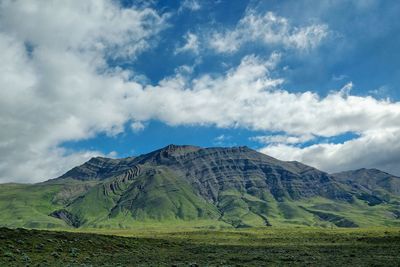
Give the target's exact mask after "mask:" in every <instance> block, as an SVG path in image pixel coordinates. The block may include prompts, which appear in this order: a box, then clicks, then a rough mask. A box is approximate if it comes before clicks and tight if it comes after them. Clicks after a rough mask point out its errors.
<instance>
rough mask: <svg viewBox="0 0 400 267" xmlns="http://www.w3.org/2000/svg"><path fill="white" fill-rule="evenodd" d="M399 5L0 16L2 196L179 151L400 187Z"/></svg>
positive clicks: (35, 9) (106, 8)
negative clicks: (93, 166) (110, 161)
mask: <svg viewBox="0 0 400 267" xmlns="http://www.w3.org/2000/svg"><path fill="white" fill-rule="evenodd" d="M399 15H400V2H399V1H396V0H387V1H379V0H354V1H351V0H335V1H332V0H321V1H313V0H312V1H311V0H286V1H284V0H269V1H252V0H250V1H230V0H229V1H228V0H213V1H211V0H210V1H207V0H203V1H200V0H182V1H156V0H154V1H144V0H143V1H140V0H136V1H135V0H132V1H130V0H121V1H118V0H87V1H81V0H71V1H49V2H47V1H46V2H45V1H39V0H38V1H34V0H32V1H22V0H15V1H11V0H2V1H0V183H4V182H22V183H33V182H40V181H44V180H47V179H50V178H54V177H57V176H59V175H61V174H62V173H64V172H66V171H67V170H69V169H70V168H72V167H74V166H76V165H79V164H82V163H83V162H85V161H87V160H89V159H90V158H91V157H94V156H106V157H113V158H120V157H127V156H134V155H139V154H143V153H147V152H150V151H152V150H155V149H158V148H161V147H163V146H166V145H168V144H190V145H198V146H202V147H213V146H248V147H250V148H253V149H256V150H258V151H260V152H262V153H265V154H268V155H270V156H273V157H276V158H278V159H281V160H297V161H300V162H303V163H305V164H309V165H311V166H314V167H317V168H319V169H321V170H323V171H326V172H330V173H332V172H338V171H344V170H350V169H358V168H363V167H365V168H378V169H381V170H384V171H387V172H390V173H392V174H395V175H400V164H399V163H400V90H399V88H398V85H399V84H400V53H399V51H398V50H399V47H400V34H399V33H400V20H399V19H398V17H399Z"/></svg>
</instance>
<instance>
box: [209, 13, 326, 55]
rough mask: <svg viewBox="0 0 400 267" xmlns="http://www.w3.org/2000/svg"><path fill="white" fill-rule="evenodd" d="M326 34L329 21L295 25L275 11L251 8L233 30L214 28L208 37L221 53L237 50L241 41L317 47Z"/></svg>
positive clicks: (305, 49)
mask: <svg viewBox="0 0 400 267" xmlns="http://www.w3.org/2000/svg"><path fill="white" fill-rule="evenodd" d="M327 35H328V26H327V25H326V24H312V25H309V26H304V27H295V26H292V25H291V24H290V23H289V21H288V20H287V19H286V18H283V17H279V16H277V15H275V14H274V13H273V12H266V13H265V14H258V13H257V12H256V11H255V10H248V11H247V12H246V14H245V16H244V17H243V18H242V19H241V20H240V21H239V22H238V24H237V25H236V27H235V28H234V29H233V30H226V31H222V32H214V33H213V34H212V36H211V37H210V40H209V41H210V46H211V47H212V48H213V49H215V50H216V51H218V52H222V53H233V52H236V51H237V50H238V49H239V48H240V47H241V46H242V45H244V44H246V43H249V42H255V41H258V42H260V43H262V44H265V45H275V46H276V45H282V46H284V47H287V48H293V49H298V50H300V51H308V50H311V49H313V48H315V47H317V46H318V45H319V44H320V43H321V41H322V40H323V39H324V38H325V37H327Z"/></svg>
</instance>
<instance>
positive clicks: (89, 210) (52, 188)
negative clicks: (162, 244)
mask: <svg viewBox="0 0 400 267" xmlns="http://www.w3.org/2000/svg"><path fill="white" fill-rule="evenodd" d="M142 180H143V181H142ZM137 183H143V187H142V188H144V190H145V191H146V193H145V194H140V196H139V197H138V198H137V199H135V200H134V201H132V202H131V203H133V204H129V203H130V200H131V199H130V198H131V197H132V196H133V197H134V196H135V194H137V193H138V192H136V193H135V192H131V193H129V194H127V198H125V199H122V200H121V201H120V202H119V203H118V197H119V196H118V197H117V196H111V195H110V193H108V195H104V190H103V187H102V186H97V187H96V186H95V187H92V189H91V190H89V193H88V194H86V196H85V197H84V198H82V199H79V200H77V201H76V202H75V203H74V204H73V205H71V206H69V207H68V209H69V210H70V211H72V212H74V213H75V214H78V215H81V216H82V217H84V218H85V220H86V221H87V224H86V225H84V226H83V227H84V228H93V227H98V228H106V229H110V228H137V227H142V226H146V225H147V226H150V227H167V226H171V227H174V226H175V225H177V224H178V225H182V226H183V227H187V226H188V227H203V228H214V229H215V228H217V229H218V228H226V227H230V225H229V224H232V225H234V226H239V227H244V226H264V225H266V221H265V218H267V220H268V223H270V224H271V225H272V226H274V227H286V226H296V225H297V226H301V225H303V226H304V225H307V226H318V227H334V226H335V224H334V223H335V221H334V220H332V221H329V220H322V219H321V218H319V217H318V216H317V215H315V214H312V213H310V211H313V212H323V213H324V214H328V215H329V216H330V217H334V218H339V220H340V218H345V219H346V220H349V221H352V222H354V223H356V224H357V225H358V226H360V227H371V226H400V220H399V219H396V218H395V217H394V216H393V213H391V212H390V211H391V210H394V209H396V210H398V207H397V206H393V205H391V204H380V205H377V206H369V205H367V204H366V203H365V202H363V201H360V200H356V201H355V202H354V203H352V204H349V203H346V202H339V201H332V200H328V199H324V198H312V199H303V200H301V201H289V200H286V201H285V202H277V201H275V199H274V198H273V197H272V196H271V195H269V194H267V193H264V195H263V196H260V198H257V197H254V196H251V195H248V194H243V193H240V192H238V191H234V190H227V191H224V192H222V193H221V194H220V199H219V209H220V210H221V212H222V214H221V220H220V221H216V220H217V218H218V217H219V216H220V214H219V213H218V211H217V210H215V208H214V207H213V206H211V205H210V204H208V203H205V202H204V201H203V200H202V199H200V198H198V197H197V196H196V195H195V194H193V192H192V191H191V189H190V187H189V186H188V184H185V183H180V182H179V181H175V180H173V176H171V175H168V174H166V173H165V172H161V173H158V174H156V175H154V177H152V179H148V178H146V179H144V178H143V179H137ZM78 185H79V184H78ZM78 185H77V184H76V183H75V184H69V185H59V184H56V183H49V184H36V185H18V184H3V185H0V210H1V211H2V212H1V213H0V225H2V226H9V227H26V228H42V229H44V228H58V229H63V228H67V227H68V226H67V225H66V224H65V223H64V222H63V221H62V220H59V219H55V218H52V217H50V216H48V214H50V213H51V212H53V211H54V210H58V209H61V208H63V206H62V203H61V202H60V201H54V199H57V197H60V196H62V197H65V195H68V194H67V193H65V194H60V193H59V192H60V191H63V190H64V191H65V188H66V187H68V186H78ZM74 189H75V188H74ZM72 191H74V190H72ZM66 192H69V191H68V190H66ZM56 196H57V197H56ZM117 203H118V205H119V207H120V208H121V209H120V210H119V211H118V212H116V213H115V214H113V216H111V217H110V216H109V214H110V210H111V208H112V207H113V206H114V205H116V204H117ZM161 204H162V205H161ZM129 208H131V209H133V210H135V213H133V215H134V216H132V213H131V212H130V211H129ZM199 211H201V212H202V213H203V214H207V213H208V214H210V215H209V216H204V217H201V216H199V214H200V213H199ZM175 214H177V215H178V216H175Z"/></svg>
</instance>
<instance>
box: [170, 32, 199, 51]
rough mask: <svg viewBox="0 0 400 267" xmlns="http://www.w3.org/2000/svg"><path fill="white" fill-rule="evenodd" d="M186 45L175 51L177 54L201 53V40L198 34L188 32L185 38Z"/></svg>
mask: <svg viewBox="0 0 400 267" xmlns="http://www.w3.org/2000/svg"><path fill="white" fill-rule="evenodd" d="M184 39H185V43H184V44H183V45H182V46H181V47H178V48H176V49H175V54H180V53H184V52H192V53H195V54H198V53H199V40H198V37H197V35H196V34H193V33H190V32H188V33H187V34H185V36H184Z"/></svg>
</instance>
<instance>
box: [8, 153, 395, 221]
mask: <svg viewBox="0 0 400 267" xmlns="http://www.w3.org/2000/svg"><path fill="white" fill-rule="evenodd" d="M399 180H400V178H398V177H395V176H393V175H390V174H387V173H384V172H381V171H378V170H358V171H349V172H343V173H337V174H332V175H330V174H328V173H325V172H323V171H320V170H318V169H316V168H313V167H310V166H307V165H304V164H302V163H300V162H295V161H291V162H286V161H280V160H277V159H275V158H272V157H269V156H267V155H265V154H262V153H259V152H257V151H255V150H252V149H250V148H248V147H231V148H221V147H219V148H201V147H196V146H176V145H169V146H166V147H164V148H162V149H159V150H156V151H153V152H151V153H148V154H144V155H140V156H137V157H128V158H123V159H109V158H103V157H96V158H92V159H90V160H89V161H88V162H86V163H84V164H82V165H81V166H77V167H75V168H73V169H71V170H70V171H68V172H66V173H65V174H64V175H62V176H60V177H58V178H56V179H52V180H49V181H47V182H44V183H39V184H35V185H20V184H5V185H0V208H1V210H2V214H1V215H0V225H5V226H24V227H30V228H62V227H75V228H131V227H137V226H162V227H167V226H178V225H182V226H190V227H212V228H215V227H235V228H238V227H252V226H293V225H297V226H299V225H308V226H322V227H328V226H329V227H330V226H333V227H335V226H338V227H358V226H360V227H363V226H378V225H400V219H399V217H400V208H399V207H400V193H399Z"/></svg>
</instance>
